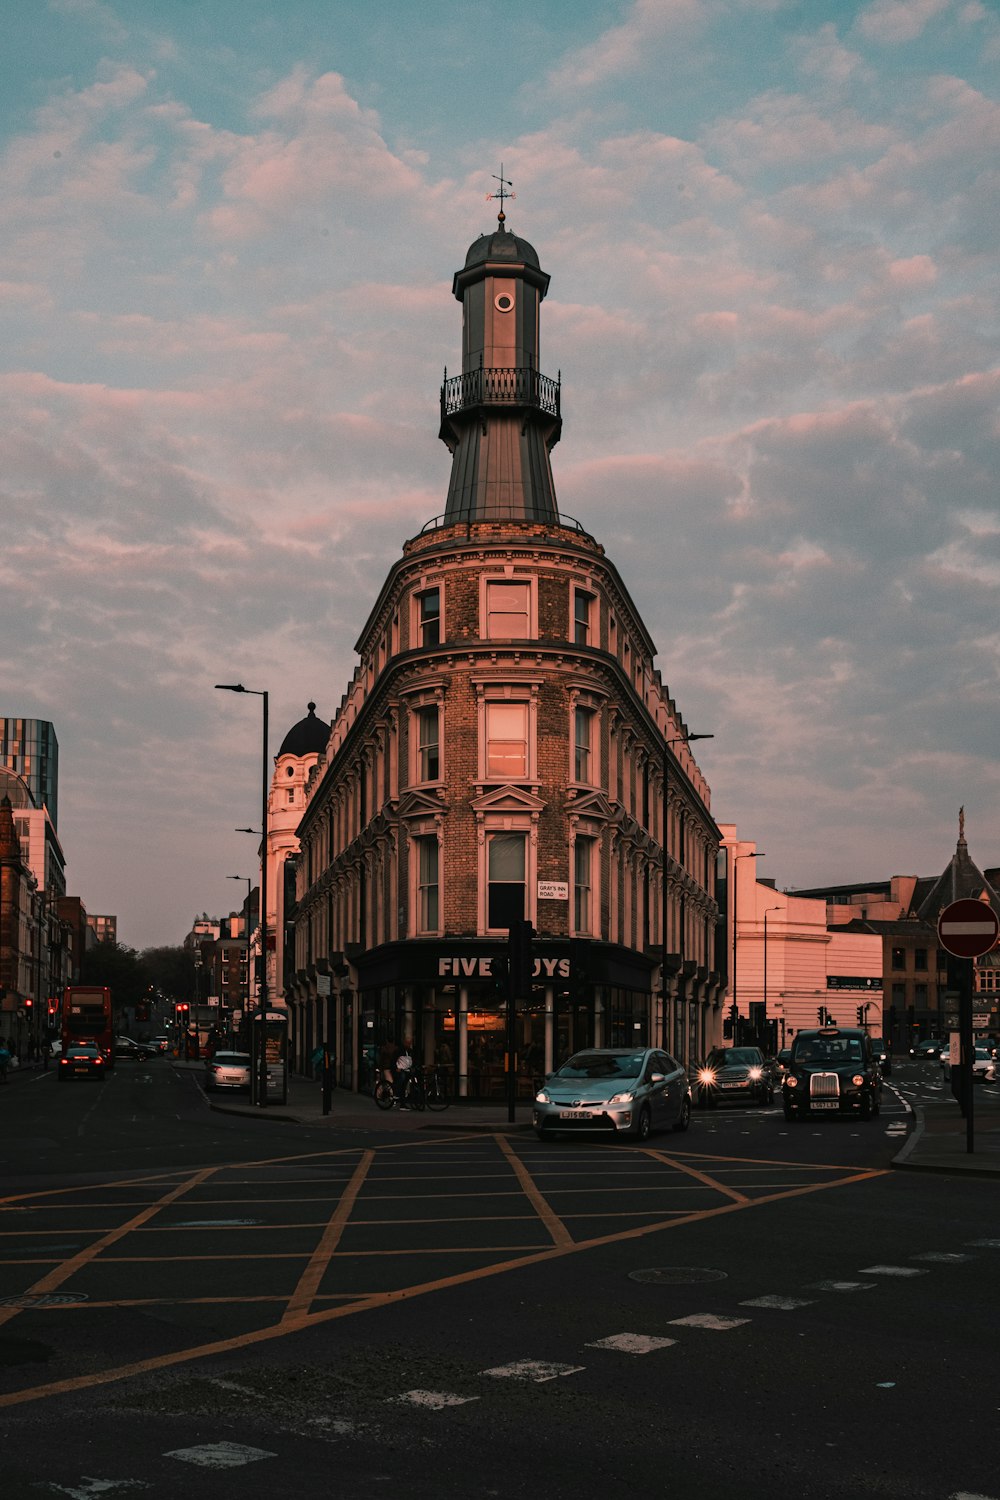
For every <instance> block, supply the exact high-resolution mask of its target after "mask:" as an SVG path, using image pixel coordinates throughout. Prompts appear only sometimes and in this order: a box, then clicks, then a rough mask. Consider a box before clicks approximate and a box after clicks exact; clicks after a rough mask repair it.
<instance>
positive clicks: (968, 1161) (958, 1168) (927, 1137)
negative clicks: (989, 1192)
mask: <svg viewBox="0 0 1000 1500" xmlns="http://www.w3.org/2000/svg"><path fill="white" fill-rule="evenodd" d="M974 1111H975V1112H974V1114H973V1121H972V1123H973V1139H972V1145H973V1150H972V1151H971V1152H970V1151H969V1150H968V1139H967V1127H966V1122H965V1120H964V1119H963V1118H962V1116H961V1115H960V1114H959V1111H958V1106H957V1105H956V1106H955V1112H954V1114H947V1115H946V1114H937V1113H935V1114H934V1115H928V1114H927V1112H926V1111H925V1110H924V1109H922V1108H921V1106H920V1105H919V1104H914V1105H913V1114H914V1119H915V1122H916V1123H915V1124H914V1127H913V1129H912V1130H911V1131H910V1134H909V1135H908V1136H907V1138H906V1143H905V1145H904V1146H903V1149H902V1150H901V1151H900V1153H899V1155H898V1156H897V1157H895V1158H894V1160H893V1163H892V1165H893V1166H894V1167H896V1168H898V1169H901V1170H902V1171H906V1172H951V1173H958V1174H961V1175H963V1176H966V1177H996V1176H1000V1119H998V1117H997V1111H996V1109H995V1108H991V1107H989V1106H986V1107H983V1104H982V1103H981V1101H980V1099H979V1097H978V1096H977V1097H976V1099H975V1102H974Z"/></svg>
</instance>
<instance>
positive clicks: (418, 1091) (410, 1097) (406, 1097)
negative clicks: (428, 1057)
mask: <svg viewBox="0 0 1000 1500" xmlns="http://www.w3.org/2000/svg"><path fill="white" fill-rule="evenodd" d="M373 1097H374V1100H375V1103H376V1104H377V1105H378V1107H379V1109H392V1107H393V1105H394V1104H398V1105H399V1106H400V1107H401V1108H402V1107H404V1106H408V1107H409V1108H410V1109H415V1110H423V1109H424V1108H425V1099H424V1085H423V1082H422V1080H421V1079H420V1077H419V1076H418V1075H417V1073H416V1070H415V1069H414V1068H409V1069H407V1078H406V1082H405V1083H404V1085H403V1091H402V1094H401V1095H400V1096H399V1097H397V1095H396V1088H395V1085H394V1084H393V1083H392V1081H391V1080H390V1079H388V1078H382V1077H380V1078H378V1079H377V1081H376V1083H375V1088H374V1090H373ZM431 1108H432V1109H438V1108H441V1106H440V1105H437V1104H433V1105H432V1106H431Z"/></svg>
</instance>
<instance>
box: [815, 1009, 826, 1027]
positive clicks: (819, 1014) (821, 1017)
mask: <svg viewBox="0 0 1000 1500" xmlns="http://www.w3.org/2000/svg"><path fill="white" fill-rule="evenodd" d="M816 1019H817V1021H818V1022H819V1024H820V1025H821V1026H822V1025H823V1022H824V1021H825V1019H826V1006H825V1005H821V1006H820V1007H819V1009H818V1010H817V1011H816Z"/></svg>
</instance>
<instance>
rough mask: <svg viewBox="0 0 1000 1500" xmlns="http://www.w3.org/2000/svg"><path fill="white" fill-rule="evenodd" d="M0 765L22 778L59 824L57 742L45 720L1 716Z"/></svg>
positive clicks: (55, 824)
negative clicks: (3, 717) (4, 717)
mask: <svg viewBox="0 0 1000 1500" xmlns="http://www.w3.org/2000/svg"><path fill="white" fill-rule="evenodd" d="M0 766H4V767H5V768H6V769H7V770H8V771H15V772H16V773H17V775H18V776H21V777H23V778H24V780H25V781H26V782H27V784H28V786H29V787H30V789H31V794H32V796H33V797H34V799H35V803H36V805H37V806H38V807H41V806H43V805H44V806H45V807H47V808H48V810H49V817H50V819H51V820H52V826H53V828H58V826H59V741H58V740H57V739H56V731H55V728H54V726H53V725H52V724H50V723H49V721H48V720H47V719H0Z"/></svg>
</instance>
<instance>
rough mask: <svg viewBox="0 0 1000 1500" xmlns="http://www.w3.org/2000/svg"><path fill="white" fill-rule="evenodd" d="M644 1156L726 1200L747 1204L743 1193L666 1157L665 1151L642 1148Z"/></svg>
mask: <svg viewBox="0 0 1000 1500" xmlns="http://www.w3.org/2000/svg"><path fill="white" fill-rule="evenodd" d="M644 1152H645V1155H646V1156H651V1157H652V1158H653V1160H654V1161H661V1162H663V1164H664V1166H667V1167H673V1168H674V1170H675V1171H677V1172H684V1173H685V1174H686V1175H687V1176H689V1177H693V1178H695V1180H696V1181H697V1182H700V1183H701V1184H702V1186H703V1187H708V1188H712V1189H713V1191H715V1192H717V1193H723V1194H724V1195H725V1196H726V1197H727V1198H732V1200H733V1202H734V1203H749V1202H750V1199H749V1198H748V1197H747V1195H746V1194H745V1193H741V1192H738V1191H737V1189H736V1188H731V1187H727V1186H726V1184H725V1183H724V1182H719V1180H718V1178H716V1177H709V1176H708V1174H707V1173H706V1172H700V1171H699V1170H698V1168H697V1167H689V1166H686V1165H685V1163H684V1162H682V1161H678V1160H677V1159H676V1157H673V1156H668V1155H667V1154H666V1152H665V1151H654V1150H653V1149H652V1148H651V1147H646V1148H644Z"/></svg>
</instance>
